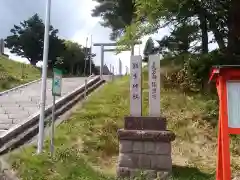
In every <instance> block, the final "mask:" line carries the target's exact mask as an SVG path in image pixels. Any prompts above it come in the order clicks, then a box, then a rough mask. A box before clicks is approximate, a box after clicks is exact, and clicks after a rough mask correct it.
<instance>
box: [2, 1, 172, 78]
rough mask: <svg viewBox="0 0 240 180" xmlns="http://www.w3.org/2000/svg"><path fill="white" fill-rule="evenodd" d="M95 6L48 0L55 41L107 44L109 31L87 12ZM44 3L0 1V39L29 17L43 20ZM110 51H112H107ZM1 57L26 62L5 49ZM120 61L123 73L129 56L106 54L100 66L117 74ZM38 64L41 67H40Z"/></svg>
mask: <svg viewBox="0 0 240 180" xmlns="http://www.w3.org/2000/svg"><path fill="white" fill-rule="evenodd" d="M96 5H97V3H96V2H95V1H92V0H68V1H66V0H52V3H51V24H52V25H53V27H54V28H56V29H59V37H61V38H64V39H67V40H72V41H74V42H78V43H79V44H82V45H84V46H85V44H86V38H87V37H88V39H89V40H88V47H89V46H90V44H91V42H90V39H91V38H90V37H91V35H92V41H93V43H105V42H111V41H110V40H109V34H110V32H111V30H110V29H108V28H104V27H102V26H101V25H100V22H101V19H100V18H95V17H92V16H91V11H92V9H94V7H95V6H96ZM45 9H46V0H0V22H1V26H0V38H6V37H7V36H8V35H10V29H11V28H12V27H13V25H14V24H16V25H17V24H19V22H20V21H23V20H27V19H28V18H29V17H31V16H32V15H34V14H35V13H38V14H39V15H40V17H41V18H42V19H45ZM167 34H169V31H168V30H167V29H161V30H160V31H159V32H158V34H155V35H152V36H153V37H155V38H157V39H161V37H163V36H165V35H167ZM147 38H148V37H143V39H142V44H141V45H137V46H136V47H135V54H136V55H139V54H142V51H143V47H144V44H145V42H146V40H147ZM109 48H112V47H109ZM5 53H6V54H9V55H10V58H11V59H13V60H17V61H21V62H26V63H28V61H27V60H26V59H24V58H20V57H17V56H15V55H13V54H10V52H9V50H8V49H5ZM93 53H96V55H97V56H96V57H95V58H94V63H95V64H96V65H100V57H101V54H100V47H93ZM119 58H120V59H121V61H122V67H123V68H122V69H123V73H125V69H126V68H125V67H126V66H128V67H129V65H130V52H128V51H126V52H122V53H120V54H118V55H115V54H114V52H107V53H105V55H104V64H106V65H107V66H108V67H110V64H111V65H112V66H114V67H115V68H114V69H115V73H118V62H119V61H118V60H119ZM40 64H41V63H40Z"/></svg>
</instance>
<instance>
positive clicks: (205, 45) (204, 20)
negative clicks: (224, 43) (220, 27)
mask: <svg viewBox="0 0 240 180" xmlns="http://www.w3.org/2000/svg"><path fill="white" fill-rule="evenodd" d="M199 21H200V29H201V31H202V54H207V53H208V27H207V17H206V15H205V14H204V12H202V11H201V12H200V14H199Z"/></svg>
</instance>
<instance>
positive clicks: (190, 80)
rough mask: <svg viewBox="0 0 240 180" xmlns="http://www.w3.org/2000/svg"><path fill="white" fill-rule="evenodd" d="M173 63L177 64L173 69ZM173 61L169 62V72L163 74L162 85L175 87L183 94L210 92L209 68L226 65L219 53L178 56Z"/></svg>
mask: <svg viewBox="0 0 240 180" xmlns="http://www.w3.org/2000/svg"><path fill="white" fill-rule="evenodd" d="M174 61H176V62H177V65H176V67H175V68H174V65H175V64H174V63H173V62H174ZM174 61H173V60H171V63H170V64H171V66H173V67H172V68H171V70H170V71H169V70H168V71H167V72H165V74H164V77H163V80H164V85H165V87H169V86H171V87H176V86H177V87H178V88H180V89H181V90H183V91H184V92H189V91H190V92H200V91H203V90H204V91H206V90H211V91H212V89H211V87H212V86H211V85H208V79H209V73H210V69H211V67H212V66H214V65H223V64H227V63H228V62H227V61H226V60H225V58H224V56H223V55H222V54H221V53H220V52H219V51H213V52H211V53H209V54H205V55H196V54H194V55H193V54H184V55H179V56H178V57H175V60H174ZM179 62H182V63H179ZM173 64H174V65H173Z"/></svg>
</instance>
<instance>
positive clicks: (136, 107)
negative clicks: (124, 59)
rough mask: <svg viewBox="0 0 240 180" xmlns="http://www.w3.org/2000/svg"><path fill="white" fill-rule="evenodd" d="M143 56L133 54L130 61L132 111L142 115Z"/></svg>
mask: <svg viewBox="0 0 240 180" xmlns="http://www.w3.org/2000/svg"><path fill="white" fill-rule="evenodd" d="M141 72H142V57H141V56H131V61H130V73H131V79H130V113H131V115H132V116H141V115H142V73H141Z"/></svg>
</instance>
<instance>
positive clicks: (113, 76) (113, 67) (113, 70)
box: [112, 66, 114, 80]
mask: <svg viewBox="0 0 240 180" xmlns="http://www.w3.org/2000/svg"><path fill="white" fill-rule="evenodd" d="M112 68H113V70H112V71H113V73H112V75H113V78H112V80H114V66H113V67H112Z"/></svg>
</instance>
